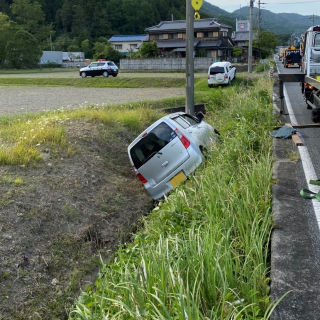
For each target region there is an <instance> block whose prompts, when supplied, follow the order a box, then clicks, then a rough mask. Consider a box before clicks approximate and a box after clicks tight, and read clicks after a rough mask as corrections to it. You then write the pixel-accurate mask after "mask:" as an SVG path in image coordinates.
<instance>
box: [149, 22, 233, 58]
mask: <svg viewBox="0 0 320 320" xmlns="http://www.w3.org/2000/svg"><path fill="white" fill-rule="evenodd" d="M230 29H231V27H230V26H227V25H225V24H223V23H219V22H218V21H217V20H215V19H212V18H209V19H200V20H198V21H195V22H194V49H195V56H202V57H209V58H213V59H215V60H216V61H219V60H221V61H222V60H229V59H231V55H232V48H233V42H232V40H231V38H230V37H229V35H228V32H229V30H230ZM145 31H146V33H147V35H148V41H155V42H156V43H157V47H158V51H159V54H160V55H161V56H169V57H185V55H186V21H185V20H173V21H161V22H160V23H159V24H157V25H156V26H153V27H150V28H147V29H146V30H145Z"/></svg>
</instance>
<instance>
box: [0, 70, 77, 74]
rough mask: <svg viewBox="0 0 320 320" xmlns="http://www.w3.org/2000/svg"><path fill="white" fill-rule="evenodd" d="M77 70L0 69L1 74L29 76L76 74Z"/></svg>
mask: <svg viewBox="0 0 320 320" xmlns="http://www.w3.org/2000/svg"><path fill="white" fill-rule="evenodd" d="M78 70H79V69H77V68H40V69H0V75H1V74H29V73H51V72H74V71H78Z"/></svg>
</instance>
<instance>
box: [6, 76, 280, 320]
mask: <svg viewBox="0 0 320 320" xmlns="http://www.w3.org/2000/svg"><path fill="white" fill-rule="evenodd" d="M79 80H80V81H82V80H87V79H79ZM88 80H96V79H88ZM101 80H106V81H109V80H110V79H101ZM271 97H272V82H271V80H270V79H269V78H267V77H261V76H258V75H257V76H255V78H254V79H253V78H252V79H247V78H246V77H245V76H239V77H238V79H236V80H235V81H234V83H233V85H232V86H230V87H224V88H220V87H219V88H214V89H208V87H207V82H206V79H199V80H198V81H197V82H196V85H195V100H196V102H205V103H206V104H207V115H206V120H207V121H208V122H210V123H212V124H213V125H214V126H215V127H216V128H217V129H218V130H219V131H220V132H221V134H222V142H221V143H218V144H216V145H214V146H213V147H212V149H211V150H209V151H208V155H207V160H206V162H205V163H204V164H203V165H202V166H201V167H200V168H198V170H197V171H196V173H195V175H194V176H192V177H191V178H190V180H189V181H187V183H186V184H185V185H183V186H181V187H179V188H178V189H177V190H176V191H174V192H173V193H172V194H171V195H170V196H169V197H168V198H167V199H166V200H165V201H162V202H161V203H160V204H159V206H158V207H157V208H155V209H154V211H153V212H152V213H151V214H150V215H149V216H148V217H147V218H145V219H144V221H143V225H144V227H143V228H142V229H141V231H140V232H138V233H137V234H136V235H135V236H134V239H133V241H132V243H129V244H125V245H124V246H123V248H122V249H120V250H119V251H118V252H117V254H116V258H115V260H114V261H113V262H111V263H109V264H105V263H102V264H101V270H100V273H99V276H98V278H97V281H96V283H95V284H94V286H89V287H87V289H86V290H85V292H83V293H82V294H81V296H80V297H79V299H78V301H77V304H76V305H75V307H74V309H73V310H72V311H71V313H70V315H69V318H70V319H72V320H73V319H77V320H80V319H81V320H82V319H92V320H93V319H94V320H96V319H107V318H108V319H141V320H142V319H192V320H197V319H203V320H204V319H221V320H224V319H257V320H258V319H259V320H261V319H267V318H268V317H269V311H270V310H271V308H272V304H271V302H270V297H269V278H268V276H269V268H270V265H269V260H268V259H269V247H268V243H269V236H270V232H271V229H272V219H271V193H270V189H271V183H272V179H271V168H272V158H271V138H270V137H269V135H268V132H269V131H270V130H271V129H272V128H273V127H274V125H275V123H274V119H273V118H272V115H271V114H272V112H271V110H272V98H271ZM183 102H184V101H183V99H182V98H177V99H166V100H163V101H159V102H140V103H133V104H126V105H122V106H114V107H96V106H92V107H91V108H84V109H78V110H70V111H56V112H50V113H42V114H32V115H19V116H13V117H2V118H0V164H9V165H16V164H30V163H33V162H34V161H41V152H40V151H41V149H42V148H43V147H44V146H45V147H47V146H49V147H50V148H56V149H57V150H58V151H61V150H62V151H63V150H65V148H67V147H68V137H67V135H66V130H65V127H66V126H67V125H68V122H69V121H74V120H77V119H81V120H87V121H90V122H97V123H101V122H102V123H110V124H114V123H117V122H118V123H120V124H121V125H125V126H128V127H129V128H131V129H132V130H135V131H136V132H137V133H138V132H141V131H142V129H143V128H145V127H146V126H147V125H148V124H150V123H152V122H153V121H154V120H155V119H158V118H159V117H160V116H161V114H162V113H161V112H159V108H163V107H169V106H174V105H183ZM70 154H72V152H71V151H70ZM14 183H16V184H17V185H19V183H20V181H18V180H17V181H16V180H15V182H14ZM21 183H23V181H21Z"/></svg>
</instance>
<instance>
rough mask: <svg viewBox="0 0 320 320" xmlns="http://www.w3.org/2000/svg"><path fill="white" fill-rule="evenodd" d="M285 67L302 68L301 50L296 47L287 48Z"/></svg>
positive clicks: (284, 58)
mask: <svg viewBox="0 0 320 320" xmlns="http://www.w3.org/2000/svg"><path fill="white" fill-rule="evenodd" d="M283 65H284V67H285V68H288V67H290V66H294V65H298V67H301V53H300V49H298V48H296V47H295V46H291V47H289V48H287V49H286V50H285V52H284V55H283Z"/></svg>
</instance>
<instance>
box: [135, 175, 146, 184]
mask: <svg viewBox="0 0 320 320" xmlns="http://www.w3.org/2000/svg"><path fill="white" fill-rule="evenodd" d="M137 177H138V178H139V180H140V181H141V182H142V183H143V184H145V183H147V182H148V181H147V179H146V178H145V177H144V176H143V175H142V174H141V173H138V174H137Z"/></svg>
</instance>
